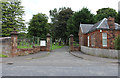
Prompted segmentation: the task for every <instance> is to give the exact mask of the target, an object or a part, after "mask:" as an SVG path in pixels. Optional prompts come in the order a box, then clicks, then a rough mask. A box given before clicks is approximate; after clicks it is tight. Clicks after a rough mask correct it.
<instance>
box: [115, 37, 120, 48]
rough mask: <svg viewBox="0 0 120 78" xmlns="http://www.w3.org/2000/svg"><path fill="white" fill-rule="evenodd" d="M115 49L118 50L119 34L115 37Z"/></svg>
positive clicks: (119, 43)
mask: <svg viewBox="0 0 120 78" xmlns="http://www.w3.org/2000/svg"><path fill="white" fill-rule="evenodd" d="M114 42H115V49H116V50H120V35H119V36H117V37H116V38H115V41H114Z"/></svg>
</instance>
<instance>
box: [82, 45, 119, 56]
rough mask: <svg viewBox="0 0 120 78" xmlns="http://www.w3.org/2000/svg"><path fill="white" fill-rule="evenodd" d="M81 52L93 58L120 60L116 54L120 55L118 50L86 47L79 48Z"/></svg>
mask: <svg viewBox="0 0 120 78" xmlns="http://www.w3.org/2000/svg"><path fill="white" fill-rule="evenodd" d="M81 51H82V52H83V53H85V54H89V55H94V56H100V57H108V58H118V57H119V58H120V56H118V53H120V50H111V49H100V48H89V47H86V46H81Z"/></svg>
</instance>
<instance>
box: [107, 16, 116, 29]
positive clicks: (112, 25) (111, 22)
mask: <svg viewBox="0 0 120 78" xmlns="http://www.w3.org/2000/svg"><path fill="white" fill-rule="evenodd" d="M107 22H108V25H109V28H110V29H115V19H114V18H113V17H110V16H109V17H108V21H107Z"/></svg>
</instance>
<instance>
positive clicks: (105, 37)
mask: <svg viewBox="0 0 120 78" xmlns="http://www.w3.org/2000/svg"><path fill="white" fill-rule="evenodd" d="M104 34H105V35H104ZM104 40H106V44H104ZM102 45H103V47H107V33H102Z"/></svg>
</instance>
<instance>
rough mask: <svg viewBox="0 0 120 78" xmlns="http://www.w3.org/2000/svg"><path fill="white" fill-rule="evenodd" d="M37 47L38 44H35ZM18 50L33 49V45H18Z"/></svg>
mask: <svg viewBox="0 0 120 78" xmlns="http://www.w3.org/2000/svg"><path fill="white" fill-rule="evenodd" d="M35 46H39V45H38V44H35ZM17 48H19V49H21V48H33V45H23V46H22V45H18V46H17Z"/></svg>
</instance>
